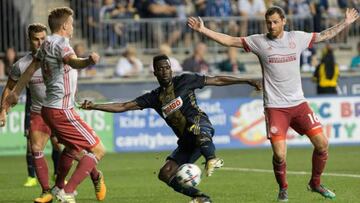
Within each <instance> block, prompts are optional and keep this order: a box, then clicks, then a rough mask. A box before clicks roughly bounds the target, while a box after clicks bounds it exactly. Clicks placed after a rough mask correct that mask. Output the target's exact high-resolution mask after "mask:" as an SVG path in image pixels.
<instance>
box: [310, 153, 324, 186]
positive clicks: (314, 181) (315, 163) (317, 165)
mask: <svg viewBox="0 0 360 203" xmlns="http://www.w3.org/2000/svg"><path fill="white" fill-rule="evenodd" d="M327 158H328V152H327V151H325V152H319V151H317V150H315V149H314V151H313V156H312V174H311V180H310V185H311V186H313V187H317V186H320V176H321V174H322V172H323V171H324V168H325V165H326V160H327Z"/></svg>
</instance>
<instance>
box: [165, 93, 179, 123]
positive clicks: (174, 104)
mask: <svg viewBox="0 0 360 203" xmlns="http://www.w3.org/2000/svg"><path fill="white" fill-rule="evenodd" d="M182 105H183V100H182V99H181V97H180V96H179V97H177V98H176V99H173V100H172V101H171V102H169V103H168V104H166V105H165V106H163V107H162V108H161V110H162V113H163V116H164V117H165V118H166V117H168V116H169V115H170V114H172V113H174V112H175V111H177V110H178V109H180V108H181V107H182Z"/></svg>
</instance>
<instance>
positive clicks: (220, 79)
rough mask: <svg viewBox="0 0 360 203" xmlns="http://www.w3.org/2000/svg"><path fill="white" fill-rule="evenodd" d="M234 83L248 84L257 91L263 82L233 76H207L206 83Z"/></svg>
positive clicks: (215, 84) (218, 84)
mask: <svg viewBox="0 0 360 203" xmlns="http://www.w3.org/2000/svg"><path fill="white" fill-rule="evenodd" d="M234 84H248V85H251V86H253V87H255V89H256V90H257V91H259V90H261V82H260V81H259V80H252V79H245V78H238V77H233V76H206V81H205V85H214V86H226V85H234Z"/></svg>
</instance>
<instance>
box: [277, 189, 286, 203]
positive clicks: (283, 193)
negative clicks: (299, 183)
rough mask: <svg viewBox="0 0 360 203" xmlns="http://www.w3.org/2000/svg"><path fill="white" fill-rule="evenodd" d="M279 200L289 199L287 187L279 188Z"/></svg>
mask: <svg viewBox="0 0 360 203" xmlns="http://www.w3.org/2000/svg"><path fill="white" fill-rule="evenodd" d="M277 200H278V202H287V201H288V200H289V199H288V192H287V189H280V190H279V194H278V198H277Z"/></svg>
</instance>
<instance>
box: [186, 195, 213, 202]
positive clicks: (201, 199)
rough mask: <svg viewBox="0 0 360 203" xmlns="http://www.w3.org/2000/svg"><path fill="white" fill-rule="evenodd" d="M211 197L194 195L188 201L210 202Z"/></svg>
mask: <svg viewBox="0 0 360 203" xmlns="http://www.w3.org/2000/svg"><path fill="white" fill-rule="evenodd" d="M211 202H212V201H211V199H210V197H208V196H199V197H194V198H193V199H192V200H191V201H190V202H189V203H211Z"/></svg>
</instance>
